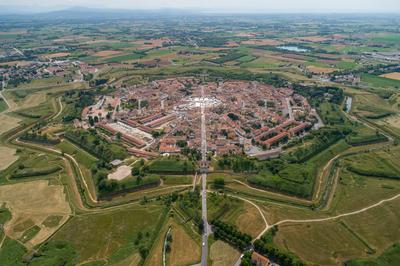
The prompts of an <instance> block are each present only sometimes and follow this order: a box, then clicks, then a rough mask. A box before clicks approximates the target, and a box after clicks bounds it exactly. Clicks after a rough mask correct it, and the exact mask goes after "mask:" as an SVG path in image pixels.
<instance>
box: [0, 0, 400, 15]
mask: <svg viewBox="0 0 400 266" xmlns="http://www.w3.org/2000/svg"><path fill="white" fill-rule="evenodd" d="M72 7H87V8H98V9H125V10H142V9H144V10H154V9H188V10H197V11H207V12H243V13H268V12H271V13H274V12H283V13H284V12H298V13H307V12H310V13H327V12H328V13H329V12H332V13H352V12H360V13H385V12H390V13H397V12H400V2H399V0H380V1H376V0H337V1H331V2H325V1H318V0H298V1H296V0H281V1H272V0H248V1H245V2H244V1H240V0H213V1H212V0H203V1H198V0H169V1H167V0H150V1H146V2H143V1H138V0H131V1H129V0H113V1H109V0H97V1H96V0H65V1H59V0H52V1H50V0H43V1H40V3H32V2H31V1H29V0H14V1H5V2H3V3H0V9H3V11H4V10H13V11H19V12H26V13H29V12H40V11H42V12H46V11H54V10H62V9H68V8H72Z"/></svg>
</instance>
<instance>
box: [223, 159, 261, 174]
mask: <svg viewBox="0 0 400 266" xmlns="http://www.w3.org/2000/svg"><path fill="white" fill-rule="evenodd" d="M218 167H219V168H221V169H225V168H229V169H232V170H233V171H234V172H241V173H248V172H254V171H256V170H257V166H256V164H255V162H254V160H252V159H249V158H247V157H245V156H240V155H235V156H233V155H232V156H228V155H223V156H222V157H221V158H219V160H218Z"/></svg>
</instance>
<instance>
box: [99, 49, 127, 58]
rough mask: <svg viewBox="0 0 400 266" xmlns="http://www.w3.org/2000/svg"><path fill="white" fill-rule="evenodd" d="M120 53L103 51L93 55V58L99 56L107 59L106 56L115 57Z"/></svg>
mask: <svg viewBox="0 0 400 266" xmlns="http://www.w3.org/2000/svg"><path fill="white" fill-rule="evenodd" d="M119 53H121V52H120V51H114V50H104V51H100V52H97V53H95V54H94V56H100V57H108V56H112V55H116V54H119Z"/></svg>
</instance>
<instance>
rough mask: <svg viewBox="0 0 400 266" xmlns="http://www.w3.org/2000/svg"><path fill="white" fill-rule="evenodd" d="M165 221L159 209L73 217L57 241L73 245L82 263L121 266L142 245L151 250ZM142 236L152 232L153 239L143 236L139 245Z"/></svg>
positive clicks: (125, 208) (135, 208) (138, 208)
mask: <svg viewBox="0 0 400 266" xmlns="http://www.w3.org/2000/svg"><path fill="white" fill-rule="evenodd" d="M163 219H164V209H163V207H162V206H159V205H149V206H143V207H142V206H131V207H128V206H126V207H124V208H121V209H118V208H117V209H115V210H110V211H104V212H101V213H93V214H90V213H88V214H85V215H80V216H76V217H73V218H72V219H71V220H70V221H69V222H68V223H67V224H66V225H65V226H64V227H63V228H62V229H61V230H60V231H58V232H57V233H56V234H55V236H54V240H62V241H66V242H68V243H71V245H72V246H73V248H74V249H75V250H76V252H77V253H78V262H79V263H82V262H89V261H96V260H101V259H106V258H111V259H113V261H114V262H118V261H120V260H123V259H126V258H127V257H129V256H130V255H132V254H134V253H135V252H137V250H138V248H139V247H140V246H142V245H145V246H146V247H147V248H149V247H150V246H151V245H152V243H151V238H152V237H153V236H154V234H156V235H158V234H159V232H158V231H157V230H156V229H157V226H158V225H159V223H160V222H162V220H163ZM77 228H79V230H76V229H77ZM139 232H141V233H142V234H143V235H145V234H146V232H148V233H149V236H148V237H145V236H143V239H142V240H141V241H139V243H138V245H135V243H134V241H135V239H136V238H137V237H138V234H139Z"/></svg>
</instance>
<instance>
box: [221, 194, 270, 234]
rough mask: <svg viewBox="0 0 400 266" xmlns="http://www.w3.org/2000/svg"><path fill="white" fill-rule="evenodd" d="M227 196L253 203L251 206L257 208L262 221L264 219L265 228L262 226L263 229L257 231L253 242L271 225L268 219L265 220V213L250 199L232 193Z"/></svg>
mask: <svg viewBox="0 0 400 266" xmlns="http://www.w3.org/2000/svg"><path fill="white" fill-rule="evenodd" d="M228 196H229V197H232V198H236V199H240V200H243V201H245V202H247V203H249V204H251V205H253V206H254V207H255V208H256V209H257V210H258V212H259V213H260V215H261V218H262V219H263V221H264V224H265V228H264V230H263V231H262V232H261V233H259V234H258V235H257V237H256V238H254V239H253V242H254V241H255V240H257V239H260V237H261V236H262V235H263V234H264V233H265V232H266V231H268V229H269V228H270V227H271V226H269V224H268V221H267V219H266V218H265V215H264V213H263V212H262V210H261V209H260V207H258V205H257V204H255V203H254V202H252V201H250V200H248V199H245V198H242V197H238V196H234V195H228Z"/></svg>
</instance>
